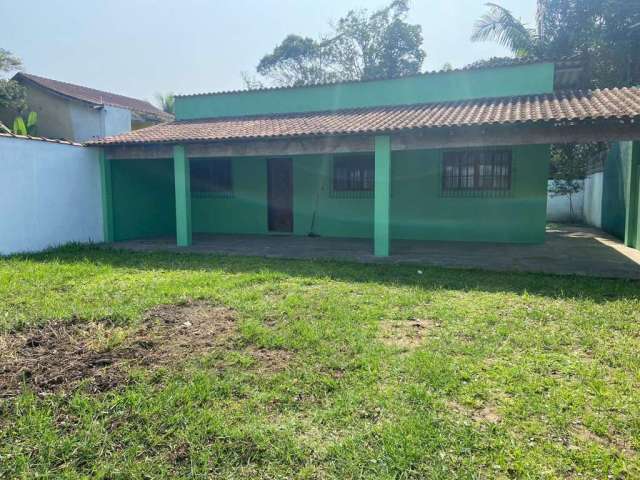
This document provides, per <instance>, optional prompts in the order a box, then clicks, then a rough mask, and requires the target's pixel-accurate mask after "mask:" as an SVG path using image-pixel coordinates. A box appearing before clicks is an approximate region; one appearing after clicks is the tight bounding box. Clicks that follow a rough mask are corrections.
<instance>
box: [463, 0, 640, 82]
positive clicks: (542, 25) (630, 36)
mask: <svg viewBox="0 0 640 480" xmlns="http://www.w3.org/2000/svg"><path fill="white" fill-rule="evenodd" d="M487 6H488V7H489V8H488V11H487V13H486V14H484V15H483V16H482V17H481V18H480V19H478V21H477V22H476V25H475V28H474V30H473V33H472V36H471V39H472V40H473V41H486V40H491V41H495V42H498V43H499V44H501V45H504V46H506V47H507V48H509V50H511V52H512V53H513V54H514V55H515V56H516V57H520V58H534V59H552V60H556V59H562V58H580V59H581V60H582V61H583V63H584V65H585V69H586V73H587V75H586V78H587V79H588V82H589V84H588V85H586V86H589V87H601V86H610V85H616V86H624V85H634V84H638V83H640V55H639V54H638V52H639V51H640V1H637V0H633V1H630V0H538V3H537V15H536V25H535V26H530V25H526V24H524V23H523V22H522V21H521V20H520V19H518V18H515V17H514V16H513V15H512V14H511V12H509V10H507V9H505V8H503V7H501V6H500V5H498V4H495V3H488V4H487Z"/></svg>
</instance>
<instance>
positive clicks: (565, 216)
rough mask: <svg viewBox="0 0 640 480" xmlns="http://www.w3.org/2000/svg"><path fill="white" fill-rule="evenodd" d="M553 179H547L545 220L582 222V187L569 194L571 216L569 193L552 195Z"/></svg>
mask: <svg viewBox="0 0 640 480" xmlns="http://www.w3.org/2000/svg"><path fill="white" fill-rule="evenodd" d="M552 187H553V181H552V180H549V184H548V192H549V193H548V194H547V220H548V221H550V222H561V223H562V222H578V223H579V222H582V221H583V220H584V188H582V189H580V191H579V192H578V193H575V194H573V195H572V196H571V204H572V205H573V218H571V209H570V205H569V195H553V194H552V193H551V188H552Z"/></svg>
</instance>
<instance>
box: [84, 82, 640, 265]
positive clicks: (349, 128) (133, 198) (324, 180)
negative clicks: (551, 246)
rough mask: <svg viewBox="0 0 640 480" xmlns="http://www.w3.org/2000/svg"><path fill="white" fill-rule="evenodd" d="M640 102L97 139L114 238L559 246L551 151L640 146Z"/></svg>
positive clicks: (229, 126)
mask: <svg viewBox="0 0 640 480" xmlns="http://www.w3.org/2000/svg"><path fill="white" fill-rule="evenodd" d="M612 95H613V96H614V97H615V98H616V102H613V101H612ZM633 95H636V91H635V90H616V91H596V92H592V93H588V94H584V93H580V92H578V93H575V94H571V96H567V95H557V96H545V95H541V96H535V97H517V98H515V97H514V98H504V99H489V100H478V101H475V100H474V101H471V102H467V103H465V102H449V103H445V104H424V105H416V106H406V107H403V106H399V107H381V108H379V109H378V108H371V109H363V110H343V111H336V112H328V113H327V112H312V113H308V114H305V115H304V116H301V115H299V114H287V115H280V116H278V115H276V116H271V115H268V116H248V117H242V118H219V119H218V118H214V119H204V120H194V121H182V122H174V123H172V124H165V125H161V126H157V127H152V128H149V129H145V130H142V131H137V132H132V133H130V134H127V135H123V136H120V137H112V138H107V139H104V140H100V141H96V142H94V144H95V145H97V146H100V147H101V168H102V178H103V188H102V191H103V209H104V210H103V218H104V226H105V231H104V238H105V241H106V242H109V243H110V242H119V241H128V240H139V239H142V238H150V237H157V238H171V237H173V238H175V244H176V247H180V248H190V247H192V246H193V239H194V238H196V239H206V238H209V239H211V238H218V237H211V235H214V236H217V235H220V234H225V235H247V234H250V235H261V236H264V235H271V236H273V237H274V238H272V239H263V240H264V241H265V242H267V244H271V243H272V242H273V243H275V242H280V243H281V244H282V248H283V249H287V250H289V249H291V248H293V246H294V245H296V244H297V243H299V244H300V245H306V244H305V243H304V242H311V240H310V239H308V238H306V237H318V236H319V237H323V240H318V241H316V242H315V244H314V245H313V247H312V248H323V244H325V243H331V242H333V243H331V246H329V247H328V249H329V250H330V251H333V250H336V249H337V250H340V248H341V247H336V246H337V245H338V244H342V242H345V243H344V244H345V245H346V244H349V245H350V246H351V247H356V246H357V248H359V249H360V250H359V256H360V257H362V258H367V257H368V256H371V255H373V256H375V257H378V258H385V257H388V256H389V255H392V256H395V255H400V256H402V255H408V253H407V252H409V251H411V250H412V249H414V248H416V247H415V246H414V244H412V243H411V242H412V241H417V242H443V244H447V243H449V242H467V243H466V246H469V247H470V246H471V245H476V244H477V245H480V244H481V243H486V244H488V245H487V246H485V247H481V246H477V248H476V250H477V251H482V250H483V249H484V248H490V247H489V245H491V244H505V247H504V249H508V248H511V246H516V245H521V244H543V243H544V242H545V240H546V241H549V240H550V239H549V236H548V235H545V224H546V198H547V178H548V171H549V170H548V169H549V145H550V144H553V143H584V142H592V141H623V140H624V141H629V140H631V141H633V140H636V139H638V138H640V126H639V124H638V123H637V122H635V120H634V119H633V118H631V117H630V114H629V113H628V112H627V103H625V102H627V101H628V100H629V98H632V97H633ZM618 97H619V98H618ZM633 98H635V97H633ZM618 100H619V102H618ZM605 101H606V102H609V103H608V104H605V103H604V102H605ZM634 101H635V100H634ZM603 105H604V106H603ZM629 105H632V104H629ZM578 107H579V108H578ZM611 111H614V112H615V113H616V115H617V116H615V117H614V118H612V117H611V115H612V114H611ZM632 113H633V112H632ZM634 115H635V114H634ZM629 145H630V146H631V147H630V149H629V152H630V154H629V162H628V165H629V169H630V170H629V172H628V173H629V174H628V175H627V176H626V177H625V180H624V182H625V185H624V188H625V195H626V198H627V200H626V204H627V205H628V208H627V210H626V212H625V213H624V215H626V216H627V222H626V225H627V232H626V233H625V236H626V239H625V242H626V244H627V245H629V246H633V247H637V245H638V237H639V231H640V229H639V228H638V226H637V223H638V191H639V183H640V178H639V175H638V171H639V170H638V168H639V163H640V145H639V143H638V142H637V141H633V142H629ZM343 160H348V161H345V162H343ZM345 165H346V166H345ZM275 166H277V167H278V168H272V167H275ZM212 171H215V173H214V174H213V175H212V176H211V178H212V179H213V180H212V181H211V182H210V185H209V186H208V187H207V186H205V188H203V185H201V183H202V182H201V180H202V178H204V177H205V176H207V175H209V174H210V173H211V172H212ZM207 172H208V173H207ZM344 172H347V173H344ZM345 187H346V188H345ZM198 235H201V236H198ZM207 235H208V236H207ZM299 237H303V238H299ZM219 238H222V237H219ZM331 238H337V239H339V240H335V241H332V240H330V239H331ZM352 238H356V239H358V240H357V241H356V240H349V239H352ZM267 240H268V241H267ZM323 242H324V243H323ZM349 242H353V243H349ZM239 243H240V244H241V245H242V244H243V242H242V241H241V242H239ZM432 245H433V244H432ZM462 245H464V244H462ZM225 248H227V246H224V247H223V249H225ZM465 248H466V247H465V246H461V247H460V251H458V252H456V255H458V256H463V257H464V251H463V250H464V249H465ZM504 249H503V250H504ZM347 250H349V249H347ZM444 254H446V252H445V253H444ZM352 255H353V252H351V253H349V256H352ZM330 256H331V255H330ZM498 257H499V255H495V256H493V260H492V261H493V262H496V263H500V260H499V258H498ZM512 263H513V262H512Z"/></svg>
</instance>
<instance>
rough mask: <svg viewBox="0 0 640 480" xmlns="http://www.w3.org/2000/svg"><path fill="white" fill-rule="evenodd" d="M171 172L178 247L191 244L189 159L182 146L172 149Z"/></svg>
mask: <svg viewBox="0 0 640 480" xmlns="http://www.w3.org/2000/svg"><path fill="white" fill-rule="evenodd" d="M173 171H174V177H175V188H176V241H177V245H178V246H179V247H188V246H189V245H191V244H192V242H193V239H192V233H191V176H190V170H189V159H188V158H187V155H186V153H185V149H184V146H183V145H176V146H174V147H173Z"/></svg>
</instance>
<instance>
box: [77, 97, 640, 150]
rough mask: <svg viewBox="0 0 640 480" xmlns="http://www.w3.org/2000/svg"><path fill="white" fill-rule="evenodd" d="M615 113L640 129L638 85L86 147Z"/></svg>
mask: <svg viewBox="0 0 640 480" xmlns="http://www.w3.org/2000/svg"><path fill="white" fill-rule="evenodd" d="M636 99H637V102H636ZM612 118H617V119H618V120H620V121H628V122H633V124H634V125H636V126H637V127H638V129H639V130H640V124H639V123H638V120H640V88H636V87H631V88H629V87H623V88H613V89H608V88H605V89H594V90H580V89H576V90H563V91H557V92H546V93H537V94H529V95H515V96H514V95H509V96H503V97H484V98H477V99H465V100H451V101H438V102H431V103H418V104H408V105H388V106H384V105H377V106H372V107H357V108H350V109H341V110H324V111H316V112H292V113H281V114H262V115H252V116H230V117H217V118H200V119H187V120H178V121H175V122H171V123H166V124H161V125H155V126H153V127H148V128H146V129H141V130H136V131H133V132H130V133H127V134H122V135H117V136H112V137H106V138H102V139H96V140H92V141H90V142H87V144H88V145H118V144H144V143H156V144H161V143H165V144H166V143H186V142H222V141H235V140H257V139H281V138H298V137H309V136H327V135H352V134H361V135H362V134H373V133H376V132H379V134H382V132H386V134H389V133H392V132H398V131H409V130H415V129H429V128H451V127H480V126H487V125H499V124H503V125H525V124H533V123H552V124H553V123H557V122H569V123H574V122H585V121H587V122H589V121H591V122H593V121H606V120H609V119H612ZM634 128H635V127H634ZM376 134H378V133H376Z"/></svg>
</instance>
